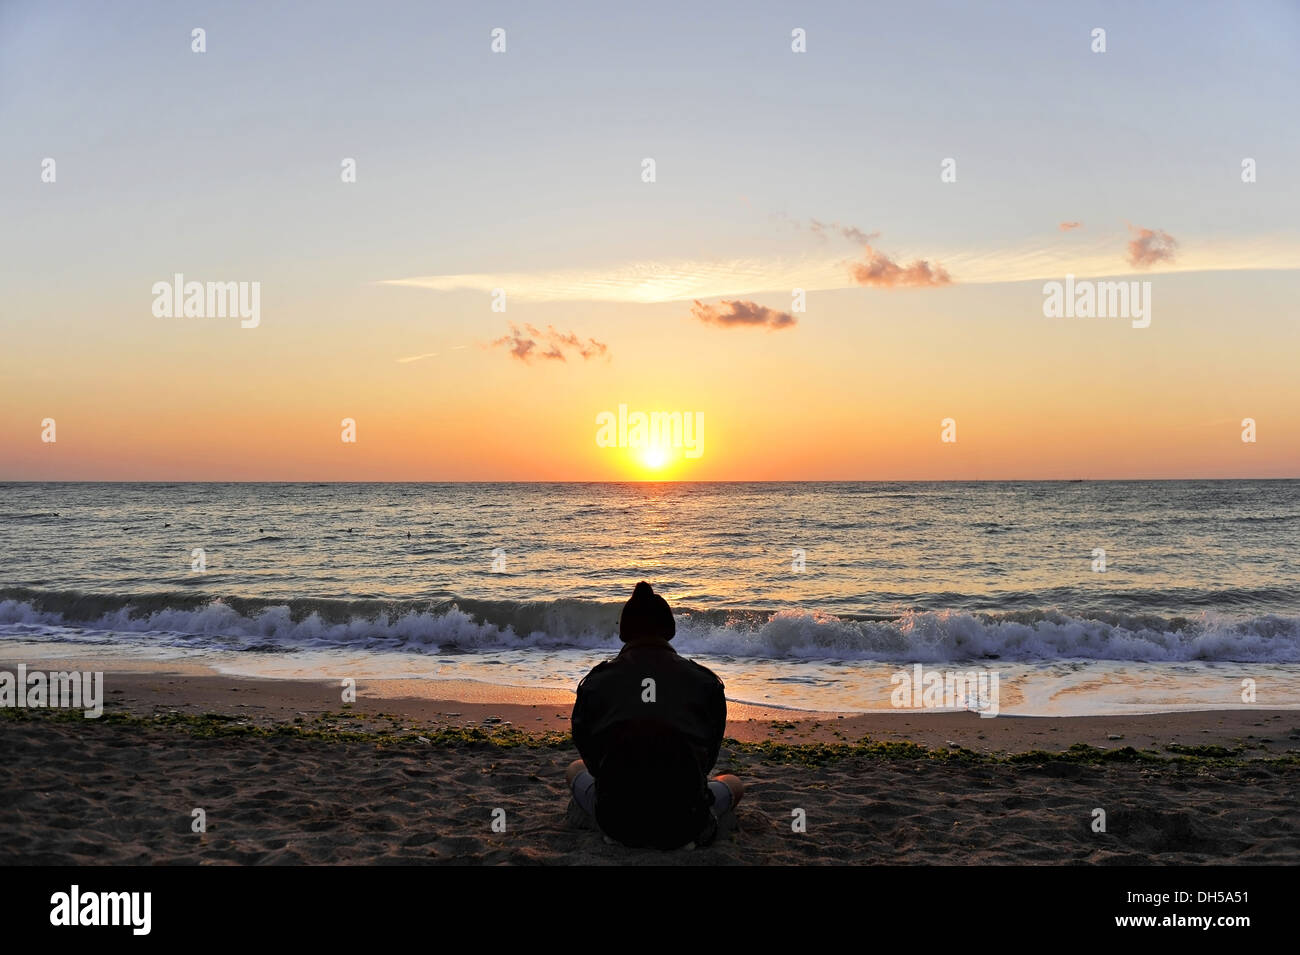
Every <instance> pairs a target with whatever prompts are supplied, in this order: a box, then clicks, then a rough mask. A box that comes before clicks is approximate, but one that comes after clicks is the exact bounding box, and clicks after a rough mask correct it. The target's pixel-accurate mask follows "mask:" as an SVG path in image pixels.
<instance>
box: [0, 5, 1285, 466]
mask: <svg viewBox="0 0 1300 955" xmlns="http://www.w3.org/2000/svg"><path fill="white" fill-rule="evenodd" d="M195 27H201V28H203V29H204V30H205V31H206V43H207V51H206V52H205V53H201V54H200V53H194V52H192V51H191V31H192V29H194V28H195ZM497 27H500V28H504V29H505V30H506V43H507V46H506V52H504V53H493V52H492V50H491V48H490V44H491V31H492V30H493V29H494V28H497ZM1097 27H1100V28H1103V29H1105V30H1106V45H1107V49H1106V52H1105V53H1094V52H1093V51H1092V48H1091V47H1092V44H1093V40H1092V37H1091V34H1092V31H1093V29H1094V28H1097ZM795 28H802V29H804V30H806V32H807V52H806V53H794V52H792V50H791V31H792V30H793V29H795ZM1297 90H1300V6H1297V5H1296V4H1295V3H1291V2H1277V3H1269V2H1255V3H1250V4H1246V5H1226V4H1210V3H1172V2H1171V3H1143V4H1132V3H1114V4H1108V3H1077V4H1042V3H1024V4H1018V3H1002V4H998V5H996V7H994V6H992V5H989V6H984V5H978V6H977V5H971V4H964V3H919V4H911V3H909V4H888V5H885V4H881V5H874V4H873V5H868V4H851V3H835V4H814V5H812V6H808V5H804V4H764V3H743V4H741V3H736V4H699V3H680V4H678V3H656V4H625V5H620V9H617V10H615V9H610V8H609V5H606V4H597V3H592V4H571V3H566V4H562V5H550V4H538V3H520V4H492V5H484V4H433V3H377V4H354V3H347V4H343V3H316V4H310V5H307V4H304V5H301V6H296V5H292V4H265V3H222V4H177V3H173V2H167V3H163V2H156V3H155V2H140V3H130V4H121V5H107V4H102V3H91V2H86V3H60V4H50V3H43V2H26V0H7V2H4V3H0V143H2V146H0V222H3V227H2V228H0V281H2V283H3V287H4V295H3V296H0V449H2V450H0V480H199V481H205V480H434V481H436V480H453V481H454V480H570V479H571V480H625V479H654V478H669V479H680V480H783V479H790V480H828V479H864V480H869V479H976V478H978V479H997V478H1155V477H1170V478H1179V477H1300V374H1298V373H1297V357H1298V356H1300V226H1298V225H1297V223H1300V188H1297V185H1296V184H1297V177H1298V176H1300V126H1298V125H1297V123H1296V116H1297V111H1296V99H1297ZM46 157H51V158H53V159H54V160H55V161H56V163H57V167H56V168H57V180H56V181H55V182H53V183H47V182H42V181H41V173H42V161H43V160H44V159H45V158H46ZM647 157H649V158H653V159H654V161H655V164H656V168H655V173H656V180H655V181H654V182H653V183H648V182H644V181H643V179H642V161H643V159H645V158H647ZM949 157H951V158H953V159H955V161H956V181H955V182H943V181H941V176H940V173H941V163H942V162H943V160H944V159H946V158H949ZM1247 157H1249V158H1253V159H1254V160H1255V162H1256V165H1257V176H1258V181H1256V182H1254V183H1243V182H1242V161H1243V159H1245V158H1247ZM345 158H353V159H355V161H356V170H357V181H356V182H355V183H344V182H342V181H341V177H340V164H341V162H342V161H343V160H344V159H345ZM1076 224H1077V225H1076ZM1143 230H1149V231H1145V232H1144V231H1143ZM1171 243H1172V244H1171ZM174 273H183V274H184V276H185V277H186V279H187V280H197V281H222V282H224V281H247V282H259V283H260V286H261V317H260V325H259V326H258V327H257V328H251V329H245V328H241V327H240V323H239V321H238V319H229V318H157V317H155V316H154V314H153V312H152V309H151V306H152V303H153V293H152V291H151V289H152V286H153V285H154V283H156V282H160V281H163V282H169V281H170V280H171V278H172V276H173V274H174ZM1067 273H1069V274H1073V275H1074V276H1076V278H1079V279H1095V280H1100V279H1107V278H1124V279H1136V280H1139V281H1149V282H1151V286H1152V292H1151V294H1152V315H1151V324H1150V327H1148V328H1141V329H1138V328H1133V327H1131V325H1130V322H1129V321H1128V320H1126V319H1122V318H1106V319H1081V318H1046V317H1044V314H1043V299H1044V296H1043V285H1044V283H1045V282H1048V281H1063V280H1064V278H1065V276H1066V274H1067ZM796 287H800V288H804V289H806V290H807V310H806V311H805V312H801V313H800V312H793V311H792V289H794V288H796ZM494 288H504V289H505V292H506V302H507V306H506V311H505V312H504V313H500V312H494V311H493V310H492V307H491V306H492V290H493V289H494ZM697 302H698V304H697ZM726 303H731V304H726ZM728 317H730V318H731V320H730V321H728ZM741 319H747V320H748V321H742V320H741ZM529 343H531V344H529ZM620 404H625V405H627V406H628V407H629V408H631V409H633V410H645V411H650V410H671V411H683V412H700V413H702V414H703V416H704V420H705V433H704V453H703V454H702V455H701V456H700V457H699V458H698V459H688V458H685V457H683V456H681V455H680V453H676V454H673V455H671V456H670V460H669V461H668V463H667V465H666V466H664V467H663V468H661V469H656V468H651V467H649V466H647V465H646V464H645V463H644V462H643V461H642V459H641V456H640V454H639V453H636V452H632V451H629V450H624V449H610V448H601V447H599V446H597V443H596V441H595V435H596V416H597V415H598V414H599V413H600V412H602V411H617V408H618V406H619V405H620ZM1247 417H1249V418H1253V419H1254V420H1255V421H1256V423H1257V429H1258V440H1257V442H1256V443H1253V444H1250V443H1243V442H1242V440H1241V432H1242V428H1241V422H1242V419H1243V418H1247ZM46 418H53V419H55V421H56V422H57V438H58V440H57V441H56V442H55V443H53V444H50V443H45V442H42V440H41V433H42V426H41V422H42V420H43V419H46ZM344 418H353V419H355V420H356V422H357V432H358V441H357V442H356V443H355V444H348V443H344V442H342V441H341V440H340V431H341V426H340V422H341V420H342V419H344ZM945 418H952V419H955V421H956V422H957V435H958V440H957V442H956V443H955V444H948V443H943V442H941V441H940V432H941V427H940V422H941V421H942V420H943V419H945Z"/></svg>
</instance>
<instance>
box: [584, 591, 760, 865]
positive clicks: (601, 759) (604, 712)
mask: <svg viewBox="0 0 1300 955" xmlns="http://www.w3.org/2000/svg"><path fill="white" fill-rule="evenodd" d="M676 633H677V625H676V623H675V622H674V621H673V613H672V611H671V610H670V609H669V608H668V603H667V601H665V600H664V598H663V597H660V596H658V595H657V594H656V593H655V592H654V591H653V590H651V589H650V585H649V584H647V583H646V582H645V581H642V582H641V583H639V584H637V585H636V588H635V589H634V590H633V591H632V598H631V599H630V600H629V601H628V602H627V603H626V604H625V605H624V606H623V614H622V616H621V617H620V619H619V636H620V638H621V639H622V640H623V644H624V646H623V649H622V650H621V651H620V652H619V654H618V656H616V657H614V659H612V660H607V661H605V662H604V663H601V664H598V665H597V666H596V667H595V668H594V669H593V670H592V671H591V672H590V673H588V674H587V676H586V677H585V678H584V679H583V680H582V682H581V683H579V684H578V698H577V700H576V701H575V702H574V704H573V741H574V743H575V744H577V747H578V752H579V753H580V754H582V759H579V760H575V761H574V762H573V763H572V764H571V765H570V766H569V769H568V773H567V778H568V782H569V787H570V789H571V790H572V791H573V799H574V801H575V802H576V803H577V804H578V805H579V806H580V807H581V808H582V809H583V810H584V811H585V812H586V813H587V814H588V815H590V816H592V817H594V818H595V820H596V823H597V825H599V826H600V829H601V831H602V832H604V833H605V835H606V836H608V837H609V838H611V839H614V840H615V841H617V842H621V843H622V844H623V845H625V846H632V847H654V848H658V849H677V848H681V847H683V846H686V845H688V844H690V843H695V844H697V845H708V844H709V843H710V842H711V841H712V840H713V837H714V835H715V834H716V832H717V819H716V816H717V815H718V814H721V813H723V812H725V811H726V810H728V809H731V808H733V807H734V806H735V805H736V803H738V802H739V801H740V797H741V796H742V795H743V794H744V792H745V787H744V786H743V785H742V784H741V782H740V780H739V779H737V778H736V777H735V776H719V777H718V778H717V779H713V780H710V779H709V772H710V771H711V770H712V769H713V764H714V763H715V762H716V761H717V758H718V750H719V748H721V746H722V734H723V733H724V732H725V730H726V728H727V700H726V697H725V696H724V695H723V686H722V681H721V680H719V679H718V678H717V677H716V676H715V675H714V674H713V671H712V670H709V669H708V668H707V667H703V666H700V664H698V663H695V662H693V661H691V660H687V659H686V658H685V657H682V656H679V655H678V654H677V651H676V650H674V649H673V648H672V647H671V646H669V645H668V641H669V640H671V639H672V638H673V637H674V636H675V635H676Z"/></svg>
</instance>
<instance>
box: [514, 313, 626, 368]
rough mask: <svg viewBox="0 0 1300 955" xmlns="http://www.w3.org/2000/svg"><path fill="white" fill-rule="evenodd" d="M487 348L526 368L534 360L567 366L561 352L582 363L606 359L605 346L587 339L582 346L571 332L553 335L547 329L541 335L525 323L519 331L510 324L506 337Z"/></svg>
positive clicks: (547, 327)
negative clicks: (573, 354)
mask: <svg viewBox="0 0 1300 955" xmlns="http://www.w3.org/2000/svg"><path fill="white" fill-rule="evenodd" d="M488 347H489V348H505V349H506V351H507V352H508V353H509V354H510V357H512V358H517V359H519V360H520V361H522V362H523V363H524V364H529V363H530V362H532V360H533V359H534V358H540V359H543V360H545V361H565V362H567V361H568V357H567V356H566V354H565V349H571V350H572V351H574V352H577V353H578V355H579V356H581V357H582V358H583V359H584V360H587V359H591V358H602V357H608V355H609V346H608V345H606V344H605V343H604V342H598V341H596V339H594V338H588V339H587V340H586V341H585V342H584V341H582V340H581V339H580V338H578V336H577V335H576V334H574V333H573V332H567V333H565V332H558V331H556V330H555V327H554V326H553V325H547V326H546V331H541V330H539V329H537V328H535V327H534V326H532V325H529V324H527V323H524V326H523V328H522V329H521V328H520V327H519V326H518V325H516V324H515V323H514V322H511V323H510V334H508V335H502V336H501V337H500V338H498V339H496V340H495V341H493V342H490V343H489V345H488Z"/></svg>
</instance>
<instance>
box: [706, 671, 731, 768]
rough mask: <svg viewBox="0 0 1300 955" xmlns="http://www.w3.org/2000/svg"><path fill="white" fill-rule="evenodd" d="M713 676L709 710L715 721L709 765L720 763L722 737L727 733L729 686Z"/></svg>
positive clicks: (711, 674) (713, 721)
mask: <svg viewBox="0 0 1300 955" xmlns="http://www.w3.org/2000/svg"><path fill="white" fill-rule="evenodd" d="M709 675H710V676H712V677H713V683H714V686H713V688H712V694H713V698H712V699H711V700H710V701H709V704H710V705H709V710H710V715H711V717H712V723H713V736H712V738H711V739H710V741H709V742H710V745H709V766H710V767H712V766H716V765H717V763H718V751H719V750H721V749H722V737H723V736H725V735H726V733H727V688H726V687H725V686H723V685H722V681H721V680H719V679H718V677H717V675H716V674H713V673H710V674H709Z"/></svg>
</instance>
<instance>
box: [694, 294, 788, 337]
mask: <svg viewBox="0 0 1300 955" xmlns="http://www.w3.org/2000/svg"><path fill="white" fill-rule="evenodd" d="M691 314H692V315H694V316H695V317H696V318H698V319H699V320H700V321H702V322H704V324H706V325H720V326H721V327H723V328H734V327H737V326H746V325H748V326H750V327H754V326H761V327H765V328H767V330H768V331H772V330H774V329H778V328H790V327H791V326H793V325H794V324H795V323H796V322H795V317H794V316H793V315H791V314H790V313H789V312H778V311H777V310H776V309H774V308H768V307H767V306H766V305H759V304H758V303H757V302H742V301H740V300H735V301H730V302H728V301H722V302H719V303H718V304H717V305H705V304H703V303H702V302H700V301H699V300H698V299H697V300H696V302H695V304H694V305H693V306H692V307H691Z"/></svg>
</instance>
